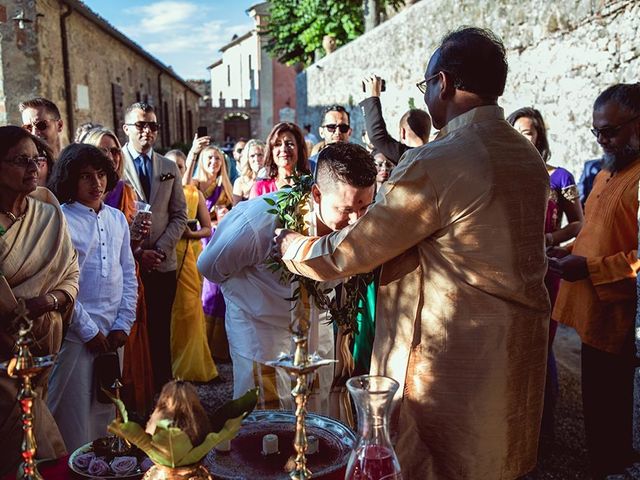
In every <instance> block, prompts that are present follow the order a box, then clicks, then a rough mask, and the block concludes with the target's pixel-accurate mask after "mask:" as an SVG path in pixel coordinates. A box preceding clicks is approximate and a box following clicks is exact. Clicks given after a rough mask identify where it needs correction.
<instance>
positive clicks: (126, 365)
mask: <svg viewBox="0 0 640 480" xmlns="http://www.w3.org/2000/svg"><path fill="white" fill-rule="evenodd" d="M135 201H136V194H135V192H134V190H133V189H132V188H131V187H130V186H129V185H126V184H125V185H124V189H123V191H122V197H121V198H120V204H119V206H118V208H119V209H120V210H121V211H122V213H124V215H125V217H127V221H128V222H129V223H131V222H132V220H133V217H134V215H135V211H136V209H135ZM136 276H137V278H138V305H137V310H136V321H135V322H134V324H133V326H132V327H131V332H130V333H129V338H128V339H127V343H126V344H125V345H124V362H123V366H122V383H123V385H124V388H123V389H122V400H123V401H124V403H125V405H126V406H127V408H128V409H130V410H133V411H136V412H138V413H139V414H140V415H145V414H146V413H148V410H150V409H151V407H152V406H153V368H152V363H151V354H150V353H149V338H148V335H147V308H146V305H145V302H144V286H143V285H142V281H141V280H140V266H139V265H138V262H136Z"/></svg>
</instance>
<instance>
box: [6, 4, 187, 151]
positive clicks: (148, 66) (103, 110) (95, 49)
mask: <svg viewBox="0 0 640 480" xmlns="http://www.w3.org/2000/svg"><path fill="white" fill-rule="evenodd" d="M67 3H74V2H65V1H62V0H35V1H34V0H30V1H27V2H23V1H17V0H11V1H9V2H8V4H9V6H8V8H7V14H8V16H13V15H15V13H16V11H17V10H18V9H19V8H22V5H23V4H24V5H25V6H26V7H27V8H25V16H27V17H29V18H30V19H35V21H34V23H32V24H28V25H27V26H26V27H25V29H24V30H20V29H18V28H17V27H16V26H15V25H14V24H13V22H8V23H6V24H0V28H1V30H0V33H2V42H1V47H0V48H1V49H2V50H0V55H2V58H1V60H2V69H1V70H2V73H3V78H2V88H3V90H4V92H3V93H4V98H3V97H2V96H1V95H0V103H2V104H4V105H5V108H6V115H5V117H4V118H2V116H1V111H0V120H1V121H2V123H3V124H4V123H12V124H20V115H19V112H18V109H17V106H18V104H19V103H20V101H22V100H24V99H26V98H30V97H33V96H36V95H40V96H44V97H46V98H49V99H50V100H52V101H54V102H55V103H56V104H57V105H58V107H59V109H60V113H61V114H62V118H63V120H64V122H65V125H66V126H67V128H65V130H64V136H65V143H66V142H67V141H68V140H69V139H72V137H73V133H74V130H75V128H76V127H77V126H78V125H80V124H82V123H84V122H87V121H92V122H95V123H100V124H102V125H105V126H107V127H109V128H112V129H114V130H115V131H116V132H117V133H118V134H119V136H121V137H123V133H122V129H121V123H122V110H123V108H124V107H126V106H127V105H129V104H131V103H133V102H136V101H139V100H143V101H148V102H149V103H151V104H153V105H155V107H156V109H157V110H158V117H159V120H160V122H161V123H162V124H163V128H162V129H161V131H160V138H159V142H160V143H161V144H162V145H164V146H169V145H171V144H173V143H176V142H190V139H191V138H192V137H193V132H194V131H195V128H196V127H197V123H198V116H199V112H198V108H199V106H198V99H199V95H198V94H197V93H195V92H194V91H193V90H191V89H190V88H189V87H188V86H187V85H186V84H185V83H184V82H181V81H180V80H179V79H178V78H176V76H175V75H173V74H170V72H168V71H167V70H166V68H165V69H163V68H161V67H160V66H159V65H158V64H157V63H155V62H153V61H151V60H150V59H149V57H148V56H145V55H143V54H141V53H140V51H139V49H135V48H132V46H131V45H130V44H127V43H125V42H123V41H122V40H121V39H120V38H117V37H116V36H115V35H114V34H112V33H110V32H109V31H107V30H106V29H105V28H103V26H102V25H101V24H100V22H103V20H101V19H97V22H96V21H94V20H92V19H91V18H87V16H85V15H82V14H81V13H80V12H79V11H78V9H76V8H69V7H68V5H67ZM76 3H77V2H76ZM78 8H84V9H86V7H82V6H81V7H78ZM67 11H70V14H69V15H68V16H67V17H66V19H65V20H64V23H65V24H66V29H67V35H66V37H67V43H68V54H69V55H68V59H69V77H70V83H71V89H70V90H71V92H70V94H71V108H70V112H69V110H68V106H67V97H68V95H67V93H68V92H67V89H66V86H65V77H64V63H63V43H62V27H61V18H63V17H64V16H65V12H67ZM85 11H88V9H86V10H85ZM89 16H90V17H91V15H89ZM114 92H117V94H115V95H114ZM165 104H166V105H165ZM69 113H70V115H69Z"/></svg>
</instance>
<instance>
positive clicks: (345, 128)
mask: <svg viewBox="0 0 640 480" xmlns="http://www.w3.org/2000/svg"><path fill="white" fill-rule="evenodd" d="M322 128H326V129H327V130H329V131H330V132H331V133H333V132H335V131H336V128H337V129H338V130H340V133H347V132H348V131H349V129H350V128H351V127H350V126H349V125H347V124H346V123H327V124H326V125H322Z"/></svg>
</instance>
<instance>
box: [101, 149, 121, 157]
mask: <svg viewBox="0 0 640 480" xmlns="http://www.w3.org/2000/svg"><path fill="white" fill-rule="evenodd" d="M100 150H102V152H103V153H104V154H105V155H107V156H109V155H111V156H112V157H115V156H116V155H121V154H122V151H121V150H120V149H119V148H118V147H111V148H106V147H105V148H101V149H100Z"/></svg>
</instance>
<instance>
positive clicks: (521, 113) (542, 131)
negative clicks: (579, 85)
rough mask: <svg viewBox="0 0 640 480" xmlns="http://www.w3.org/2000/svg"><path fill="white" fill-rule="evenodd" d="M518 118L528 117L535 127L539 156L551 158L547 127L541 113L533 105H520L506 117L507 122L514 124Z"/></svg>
mask: <svg viewBox="0 0 640 480" xmlns="http://www.w3.org/2000/svg"><path fill="white" fill-rule="evenodd" d="M519 118H530V119H531V121H532V122H533V126H534V127H535V129H536V137H537V138H536V145H535V147H536V148H537V149H538V152H539V153H540V156H541V157H542V159H543V160H544V161H545V162H546V161H547V160H549V159H550V158H551V149H550V148H549V140H548V139H547V127H546V125H545V123H544V119H543V118H542V114H541V113H540V112H539V111H538V110H536V109H535V108H533V107H522V108H519V109H518V110H516V111H515V112H513V113H512V114H511V115H509V116H508V117H507V122H509V123H510V124H511V126H514V125H515V124H516V122H517V121H518V119H519Z"/></svg>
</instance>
